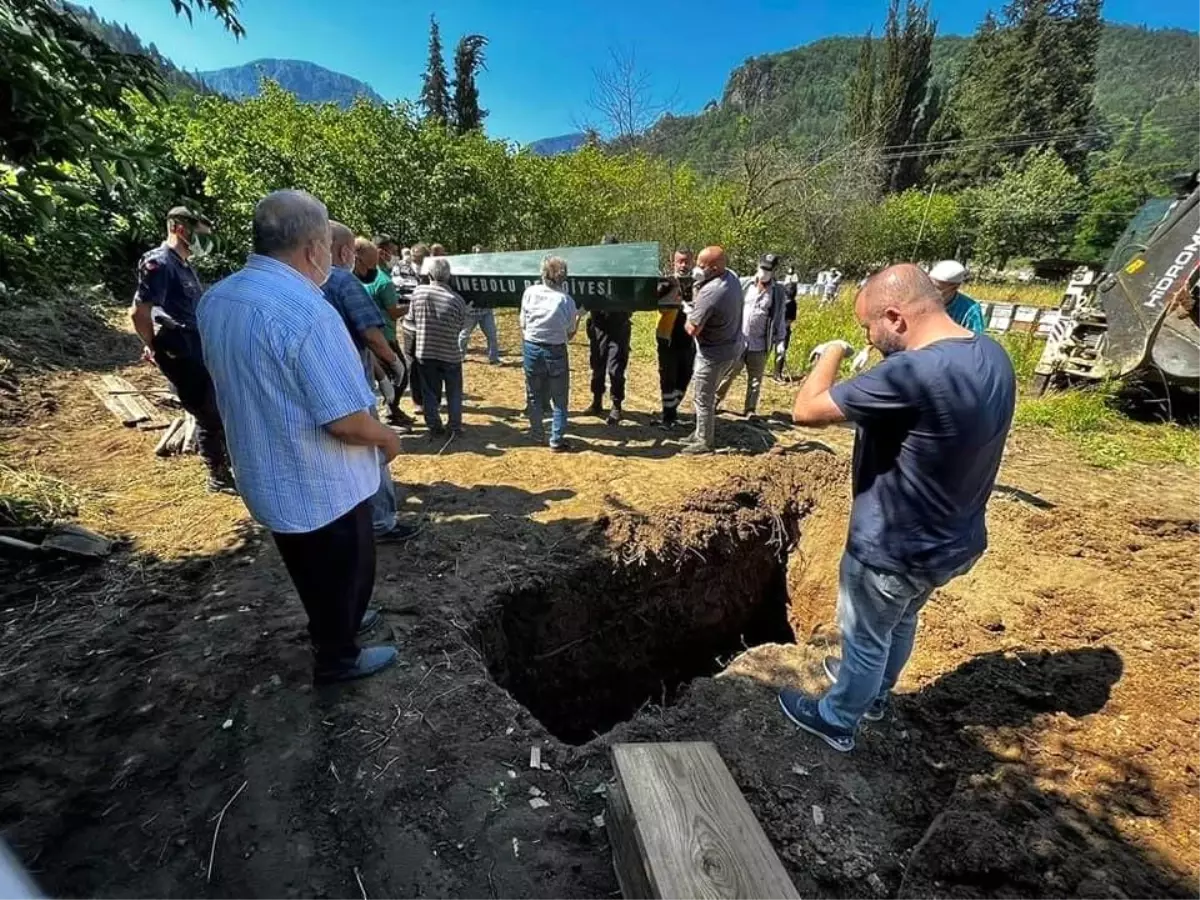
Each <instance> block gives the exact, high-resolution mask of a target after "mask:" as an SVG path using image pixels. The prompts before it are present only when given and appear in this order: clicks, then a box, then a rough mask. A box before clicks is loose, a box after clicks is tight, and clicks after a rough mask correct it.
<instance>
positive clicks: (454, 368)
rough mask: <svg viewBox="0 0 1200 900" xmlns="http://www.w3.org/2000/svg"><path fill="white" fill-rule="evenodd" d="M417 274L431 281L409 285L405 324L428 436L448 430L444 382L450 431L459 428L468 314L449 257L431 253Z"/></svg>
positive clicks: (455, 431)
mask: <svg viewBox="0 0 1200 900" xmlns="http://www.w3.org/2000/svg"><path fill="white" fill-rule="evenodd" d="M421 274H422V275H426V276H428V277H429V284H422V285H419V286H418V287H417V288H416V289H415V290H414V291H413V293H412V300H411V302H410V303H409V306H408V315H407V316H406V317H405V319H404V329H405V331H406V332H408V333H409V334H410V335H411V338H409V339H410V340H411V341H412V344H413V355H414V356H415V357H416V359H417V362H418V363H419V364H420V367H421V388H422V392H423V394H424V397H423V400H424V402H423V403H422V407H423V409H424V413H425V424H426V426H428V428H429V434H430V435H431V436H437V435H443V434H445V433H446V429H445V428H444V427H443V426H442V419H441V416H440V415H439V414H438V407H439V406H441V404H442V389H443V387H444V388H445V391H446V407H447V410H448V412H449V419H450V423H449V424H450V431H451V432H452V433H455V434H457V433H458V432H460V431H462V400H463V375H462V351H460V350H459V347H458V335H459V332H461V331H462V329H463V325H464V324H465V322H466V320H467V304H466V302H465V301H464V300H463V298H462V297H461V296H459V294H458V293H457V292H455V291H454V290H453V289H451V287H450V261H449V260H448V259H446V257H444V256H431V257H429V258H428V259H427V260H425V263H424V265H423V267H422V269H421Z"/></svg>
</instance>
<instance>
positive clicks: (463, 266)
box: [448, 242, 661, 311]
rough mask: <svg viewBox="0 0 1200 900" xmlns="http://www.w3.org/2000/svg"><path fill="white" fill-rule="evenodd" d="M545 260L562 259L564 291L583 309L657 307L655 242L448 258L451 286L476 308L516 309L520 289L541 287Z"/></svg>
mask: <svg viewBox="0 0 1200 900" xmlns="http://www.w3.org/2000/svg"><path fill="white" fill-rule="evenodd" d="M546 256H561V257H562V258H563V259H565V260H566V261H567V288H566V289H567V293H568V294H570V295H571V296H572V297H573V298H574V300H575V303H576V304H577V305H578V306H580V307H581V308H583V309H598V310H631V311H633V310H643V309H645V310H649V309H657V308H658V300H657V299H656V298H657V295H656V293H655V289H656V288H657V286H658V283H659V281H660V280H661V279H660V275H659V269H658V243H657V242H653V243H644V244H601V245H597V246H594V247H557V248H555V249H553V250H517V251H514V252H510V253H471V254H466V255H463V256H451V257H448V259H449V260H450V273H451V286H452V287H453V288H454V289H455V290H456V291H458V292H459V293H460V294H462V296H463V299H465V300H466V301H467V302H469V303H473V304H475V306H477V307H497V306H513V307H519V306H520V305H521V295H522V294H524V293H525V288H527V287H529V286H530V285H531V284H538V283H540V281H541V277H542V276H541V271H542V259H543V258H544V257H546Z"/></svg>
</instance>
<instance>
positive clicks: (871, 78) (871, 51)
mask: <svg viewBox="0 0 1200 900" xmlns="http://www.w3.org/2000/svg"><path fill="white" fill-rule="evenodd" d="M846 136H847V137H848V138H849V139H850V140H851V141H859V142H873V141H874V138H875V47H874V41H873V40H872V38H871V32H870V30H868V31H867V34H866V36H865V37H864V38H863V42H862V44H861V45H859V48H858V65H857V66H856V67H855V69H854V75H853V76H852V77H851V79H850V84H849V85H848V86H847V88H846Z"/></svg>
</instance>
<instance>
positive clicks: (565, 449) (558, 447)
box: [550, 439, 571, 453]
mask: <svg viewBox="0 0 1200 900" xmlns="http://www.w3.org/2000/svg"><path fill="white" fill-rule="evenodd" d="M550 452H551V453H570V452H571V445H570V444H568V443H567V442H566V439H563V440H561V441H558V442H557V443H556V442H554V441H551V442H550Z"/></svg>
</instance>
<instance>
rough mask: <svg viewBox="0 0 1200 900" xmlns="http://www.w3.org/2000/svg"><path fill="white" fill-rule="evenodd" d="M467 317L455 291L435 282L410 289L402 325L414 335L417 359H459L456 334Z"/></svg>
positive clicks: (460, 298) (451, 361)
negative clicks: (409, 299) (409, 298)
mask: <svg viewBox="0 0 1200 900" xmlns="http://www.w3.org/2000/svg"><path fill="white" fill-rule="evenodd" d="M466 321H467V304H466V301H464V300H463V298H462V297H460V296H459V295H458V294H457V293H456V292H454V291H453V290H451V289H450V288H448V287H446V285H444V284H438V283H436V282H434V283H431V284H422V285H419V286H418V287H417V288H416V289H415V290H414V291H413V293H412V301H411V302H410V303H409V305H408V315H407V316H406V317H405V319H404V327H405V328H406V329H407V330H409V331H411V332H412V333H413V334H415V335H416V338H417V350H416V355H417V359H418V360H422V361H423V360H426V359H432V360H438V361H439V362H444V363H451V364H454V363H461V362H462V351H461V350H459V349H458V334H459V332H460V331H462V330H463V326H464V325H465V324H466Z"/></svg>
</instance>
